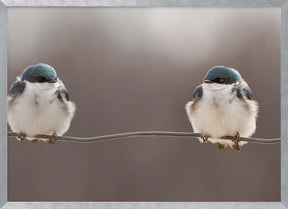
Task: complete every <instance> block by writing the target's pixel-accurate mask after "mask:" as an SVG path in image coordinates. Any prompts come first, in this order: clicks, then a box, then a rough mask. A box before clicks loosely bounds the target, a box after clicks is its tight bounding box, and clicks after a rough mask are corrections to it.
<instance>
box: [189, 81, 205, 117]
mask: <svg viewBox="0 0 288 209" xmlns="http://www.w3.org/2000/svg"><path fill="white" fill-rule="evenodd" d="M202 95H203V88H202V85H200V86H197V87H196V88H195V90H194V92H193V96H192V101H190V102H188V103H187V104H186V105H185V109H186V112H187V115H188V117H189V116H190V115H191V111H192V109H193V106H194V105H195V104H196V103H197V101H198V100H199V99H200V98H201V97H202Z"/></svg>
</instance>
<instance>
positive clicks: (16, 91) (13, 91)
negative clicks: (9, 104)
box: [8, 80, 26, 100]
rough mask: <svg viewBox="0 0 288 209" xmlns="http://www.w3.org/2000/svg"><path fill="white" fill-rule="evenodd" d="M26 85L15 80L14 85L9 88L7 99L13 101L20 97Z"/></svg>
mask: <svg viewBox="0 0 288 209" xmlns="http://www.w3.org/2000/svg"><path fill="white" fill-rule="evenodd" d="M25 86H26V83H25V82H23V81H21V80H17V81H15V83H13V85H12V86H11V87H10V90H9V94H8V95H9V97H11V98H12V99H13V100H14V99H15V98H16V97H17V96H19V95H21V94H22V93H23V91H24V89H25Z"/></svg>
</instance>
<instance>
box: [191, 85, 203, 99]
mask: <svg viewBox="0 0 288 209" xmlns="http://www.w3.org/2000/svg"><path fill="white" fill-rule="evenodd" d="M202 94H203V89H202V86H198V87H197V88H196V89H195V90H194V92H193V97H192V99H193V100H196V99H199V98H201V97H202Z"/></svg>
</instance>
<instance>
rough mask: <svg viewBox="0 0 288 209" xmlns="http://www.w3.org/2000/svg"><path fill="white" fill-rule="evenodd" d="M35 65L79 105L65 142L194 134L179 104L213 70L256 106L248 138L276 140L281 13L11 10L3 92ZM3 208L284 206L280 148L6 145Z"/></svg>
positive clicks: (162, 142) (178, 143) (167, 143)
mask: <svg viewBox="0 0 288 209" xmlns="http://www.w3.org/2000/svg"><path fill="white" fill-rule="evenodd" d="M39 62H45V63H47V64H50V65H52V66H54V67H55V68H56V70H57V72H58V75H59V77H60V78H61V79H62V80H63V81H64V82H65V84H66V87H67V88H68V89H69V91H70V93H71V98H72V100H73V101H75V102H76V104H77V108H78V109H77V113H76V116H75V118H74V120H73V122H72V125H71V128H70V130H69V132H68V133H67V135H71V136H83V137H85V136H87V137H88V136H96V135H104V134H110V133H118V132H128V131H138V130H167V131H191V126H190V124H189V122H188V119H187V118H186V114H185V111H184V104H185V103H186V102H187V101H188V100H190V99H191V97H192V92H193V90H194V88H195V86H197V85H199V84H200V83H201V82H202V79H203V77H204V76H205V74H206V72H207V70H208V69H209V68H211V67H213V66H214V65H226V66H230V67H234V68H236V69H238V70H239V71H240V73H241V74H242V76H243V77H244V78H245V80H246V81H247V82H248V83H249V84H250V87H251V88H252V90H253V93H254V98H255V99H256V100H257V101H258V102H259V103H260V115H259V120H258V122H257V131H256V134H255V136H256V137H261V138H270V137H279V136H280V9H276V8H265V9H264V8H263V9H257V8H254V9H244V8H242V9H241V8H238V9H236V8H235V9H221V8H219V9H213V8H210V9H208V8H207V9H202V8H198V9H195V8H194V9H193V8H142V9H141V8H121V9H119V8H109V9H108V8H105V9H103V8H89V9H87V8H86V9H84V8H82V9H81V8H78V9H77V8H69V9H68V8H61V9H60V8H58V9H56V8H41V9H35V8H34V9H33V8H10V9H9V10H8V84H9V85H10V84H12V82H13V81H14V80H15V77H16V76H17V75H19V74H21V72H22V70H23V69H24V68H25V67H26V66H27V65H31V64H36V63H39ZM8 199H9V201H40V200H44V201H45V200H46V201H59V200H63V201H71V200H76V201H244V200H245V201H279V200H280V145H257V144H248V145H247V146H245V147H243V149H242V151H241V152H240V153H238V152H234V151H233V150H231V149H228V148H227V149H226V150H224V151H218V150H217V147H216V145H213V144H200V143H199V142H198V141H197V140H194V139H192V140H189V139H181V138H179V139H177V138H159V137H158V138H133V139H121V140H115V141H108V142H101V143H94V144H73V143H64V142H59V143H57V144H56V145H54V146H53V145H48V144H44V143H37V144H32V143H29V142H26V141H25V142H17V141H16V139H15V138H9V140H8Z"/></svg>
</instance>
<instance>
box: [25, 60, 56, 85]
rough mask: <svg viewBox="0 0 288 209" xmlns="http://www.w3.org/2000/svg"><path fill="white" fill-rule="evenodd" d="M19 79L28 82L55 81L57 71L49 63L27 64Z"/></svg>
mask: <svg viewBox="0 0 288 209" xmlns="http://www.w3.org/2000/svg"><path fill="white" fill-rule="evenodd" d="M21 80H22V81H28V82H30V83H45V82H46V83H55V82H56V81H57V73H56V71H55V69H54V68H53V67H51V66H50V65H47V64H44V63H39V64H37V65H31V66H28V67H27V68H26V69H25V70H24V71H23V73H22V76H21Z"/></svg>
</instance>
